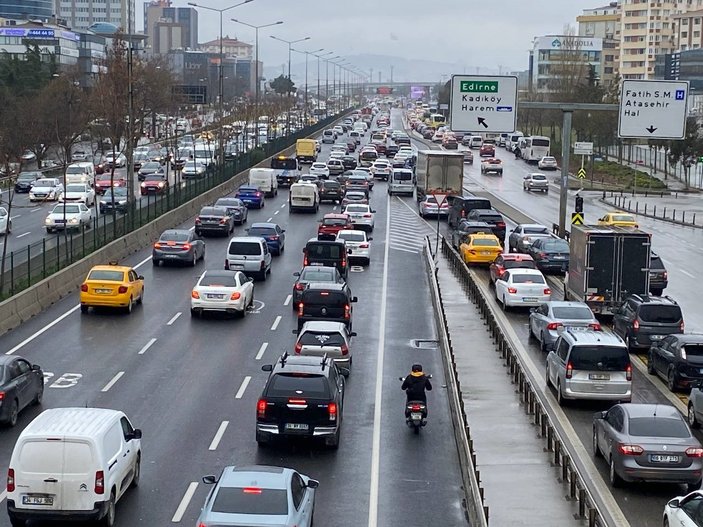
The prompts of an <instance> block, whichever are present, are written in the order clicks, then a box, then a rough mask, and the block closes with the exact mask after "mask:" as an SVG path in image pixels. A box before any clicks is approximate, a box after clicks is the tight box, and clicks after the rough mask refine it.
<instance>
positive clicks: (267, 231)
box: [247, 223, 286, 256]
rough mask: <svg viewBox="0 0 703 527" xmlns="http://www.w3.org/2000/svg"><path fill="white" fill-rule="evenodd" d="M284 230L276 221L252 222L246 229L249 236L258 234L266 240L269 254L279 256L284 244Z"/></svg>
mask: <svg viewBox="0 0 703 527" xmlns="http://www.w3.org/2000/svg"><path fill="white" fill-rule="evenodd" d="M285 232H286V230H285V229H281V227H280V226H279V225H278V224H277V223H252V225H251V227H249V228H248V229H247V234H248V235H249V236H259V237H260V238H263V239H264V240H266V245H268V248H269V250H270V251H271V254H275V255H278V256H280V255H281V253H282V252H283V250H284V248H285V245H286V234H285Z"/></svg>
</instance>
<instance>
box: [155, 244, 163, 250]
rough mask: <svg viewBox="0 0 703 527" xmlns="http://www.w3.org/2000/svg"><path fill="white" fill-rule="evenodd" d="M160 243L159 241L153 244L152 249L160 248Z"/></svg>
mask: <svg viewBox="0 0 703 527" xmlns="http://www.w3.org/2000/svg"><path fill="white" fill-rule="evenodd" d="M161 247H162V245H161V244H160V243H159V242H156V243H155V244H154V249H161Z"/></svg>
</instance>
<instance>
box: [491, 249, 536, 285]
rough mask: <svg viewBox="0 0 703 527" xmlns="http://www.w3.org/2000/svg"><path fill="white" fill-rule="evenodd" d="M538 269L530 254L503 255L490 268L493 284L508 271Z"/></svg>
mask: <svg viewBox="0 0 703 527" xmlns="http://www.w3.org/2000/svg"><path fill="white" fill-rule="evenodd" d="M518 268H520V269H537V266H536V265H535V261H534V260H533V259H532V256H530V255H529V254H521V253H510V254H501V255H499V256H498V258H496V259H495V260H494V261H493V263H492V264H491V266H490V268H489V269H490V272H491V283H493V284H495V282H496V280H498V278H500V277H501V276H503V274H504V273H505V271H507V270H508V269H518Z"/></svg>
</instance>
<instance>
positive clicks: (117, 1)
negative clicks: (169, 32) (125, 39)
mask: <svg viewBox="0 0 703 527" xmlns="http://www.w3.org/2000/svg"><path fill="white" fill-rule="evenodd" d="M55 7H56V13H57V15H58V16H59V18H62V19H64V20H66V22H67V23H68V26H69V27H71V28H73V29H88V28H89V27H90V26H92V25H93V24H95V23H98V22H103V23H108V24H114V25H115V26H117V27H118V28H122V30H123V31H124V32H125V33H127V32H128V29H129V28H131V31H132V33H134V31H135V26H134V17H135V15H136V8H135V0H56V4H55ZM129 15H131V20H128V17H129Z"/></svg>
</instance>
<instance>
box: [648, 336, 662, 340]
mask: <svg viewBox="0 0 703 527" xmlns="http://www.w3.org/2000/svg"><path fill="white" fill-rule="evenodd" d="M649 338H650V339H652V340H661V339H663V338H664V335H650V337H649Z"/></svg>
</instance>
